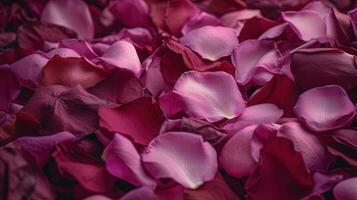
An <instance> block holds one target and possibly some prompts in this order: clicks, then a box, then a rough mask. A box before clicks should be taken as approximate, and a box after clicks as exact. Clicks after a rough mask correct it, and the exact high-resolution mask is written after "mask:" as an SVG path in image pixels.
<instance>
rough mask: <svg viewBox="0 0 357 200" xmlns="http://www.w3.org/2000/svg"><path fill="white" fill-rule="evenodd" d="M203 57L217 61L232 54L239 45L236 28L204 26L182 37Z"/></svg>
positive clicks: (184, 41) (185, 42) (182, 41)
mask: <svg viewBox="0 0 357 200" xmlns="http://www.w3.org/2000/svg"><path fill="white" fill-rule="evenodd" d="M180 41H181V43H182V44H184V45H186V46H188V47H190V48H191V49H192V50H193V51H195V52H197V53H198V54H200V55H201V56H202V57H203V58H205V59H208V60H211V61H216V60H218V59H220V58H222V57H225V56H229V55H231V53H232V51H233V48H234V47H236V46H237V45H238V39H237V36H236V33H235V31H234V29H232V28H227V27H223V26H204V27H201V28H197V29H194V30H192V31H190V32H188V33H187V34H186V35H184V36H183V37H182V38H181V39H180Z"/></svg>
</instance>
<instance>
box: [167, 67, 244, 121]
mask: <svg viewBox="0 0 357 200" xmlns="http://www.w3.org/2000/svg"><path fill="white" fill-rule="evenodd" d="M173 91H174V92H175V93H177V94H178V95H179V96H181V98H182V99H183V102H184V104H185V105H186V107H187V110H186V111H187V112H188V113H189V114H190V115H191V116H193V117H197V118H200V119H206V120H207V121H210V122H213V121H218V120H221V119H224V118H228V119H231V118H234V117H237V116H239V115H240V114H241V113H242V111H243V110H244V104H245V103H244V100H243V98H242V95H241V93H240V91H239V89H238V86H237V84H236V82H235V81H234V79H233V77H232V76H231V75H229V74H227V73H225V72H197V71H189V72H186V73H184V74H182V75H181V77H180V78H179V79H178V80H177V82H176V84H175V86H174V89H173ZM223 97H224V98H223Z"/></svg>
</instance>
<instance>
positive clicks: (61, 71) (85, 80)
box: [42, 56, 107, 88]
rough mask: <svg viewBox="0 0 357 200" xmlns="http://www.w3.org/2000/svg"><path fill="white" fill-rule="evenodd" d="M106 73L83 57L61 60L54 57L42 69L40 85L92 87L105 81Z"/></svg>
mask: <svg viewBox="0 0 357 200" xmlns="http://www.w3.org/2000/svg"><path fill="white" fill-rule="evenodd" d="M106 76H107V72H106V71H105V70H104V69H102V68H99V67H97V66H96V65H94V64H93V63H91V62H90V61H89V60H87V59H86V58H84V57H81V58H73V57H69V58H63V57H60V56H55V57H53V58H52V59H50V60H49V61H48V63H47V64H46V65H45V67H44V68H43V76H42V85H44V86H48V85H66V86H75V85H81V86H82V87H83V88H88V87H92V86H94V85H95V84H96V83H98V82H99V81H101V80H103V79H105V78H106Z"/></svg>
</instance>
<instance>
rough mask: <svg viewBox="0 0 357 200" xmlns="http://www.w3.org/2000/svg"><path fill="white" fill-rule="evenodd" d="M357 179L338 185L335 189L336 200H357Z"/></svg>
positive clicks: (350, 179)
mask: <svg viewBox="0 0 357 200" xmlns="http://www.w3.org/2000/svg"><path fill="white" fill-rule="evenodd" d="M356 188H357V177H353V178H349V179H346V180H344V181H342V182H340V183H338V184H337V185H336V186H335V188H334V189H333V195H334V196H335V198H336V200H356V199H357V189H356Z"/></svg>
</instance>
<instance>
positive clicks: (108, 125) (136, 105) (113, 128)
mask: <svg viewBox="0 0 357 200" xmlns="http://www.w3.org/2000/svg"><path fill="white" fill-rule="evenodd" d="M99 116H100V121H99V124H100V127H101V128H105V129H107V130H108V131H110V132H118V133H122V134H125V135H128V136H130V137H132V138H133V139H134V141H135V142H136V143H139V144H142V145H146V144H147V143H149V142H150V140H152V139H153V138H154V137H156V136H157V135H158V134H159V131H160V127H161V124H162V123H163V122H164V115H163V113H162V111H161V109H160V107H159V105H158V104H157V103H154V102H153V101H152V99H151V98H150V97H143V98H140V99H136V100H134V101H132V102H129V103H127V104H124V105H122V106H119V107H115V108H105V107H102V108H100V109H99Z"/></svg>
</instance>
